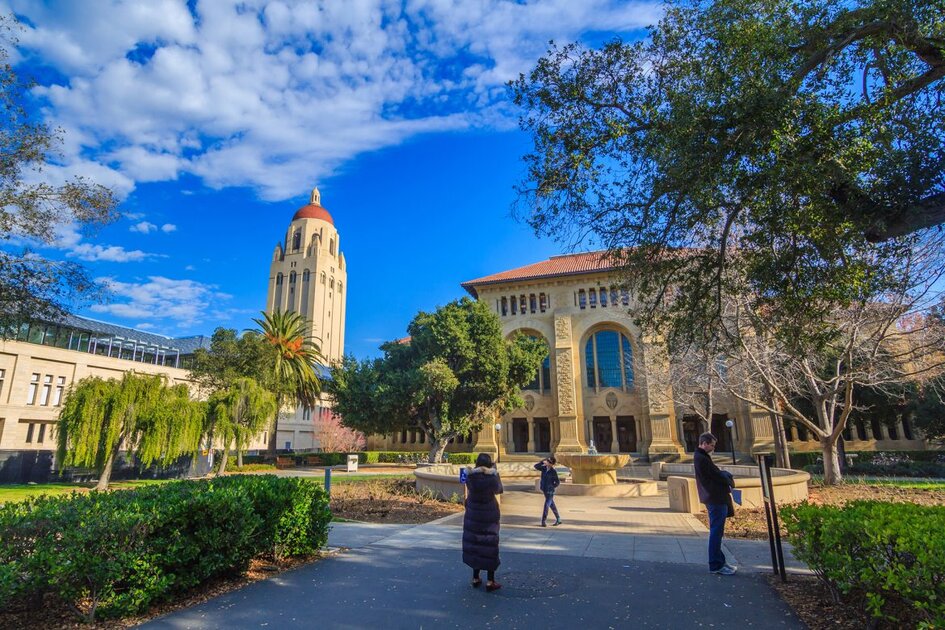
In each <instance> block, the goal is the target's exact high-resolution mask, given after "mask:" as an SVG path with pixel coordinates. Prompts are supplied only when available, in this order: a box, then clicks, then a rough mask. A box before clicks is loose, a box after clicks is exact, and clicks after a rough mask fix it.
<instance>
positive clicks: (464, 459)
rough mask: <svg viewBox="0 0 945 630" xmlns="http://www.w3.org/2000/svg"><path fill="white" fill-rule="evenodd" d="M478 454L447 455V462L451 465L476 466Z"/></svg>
mask: <svg viewBox="0 0 945 630" xmlns="http://www.w3.org/2000/svg"><path fill="white" fill-rule="evenodd" d="M476 455H477V454H476V453H447V454H446V461H448V462H449V463H451V464H475V463H476Z"/></svg>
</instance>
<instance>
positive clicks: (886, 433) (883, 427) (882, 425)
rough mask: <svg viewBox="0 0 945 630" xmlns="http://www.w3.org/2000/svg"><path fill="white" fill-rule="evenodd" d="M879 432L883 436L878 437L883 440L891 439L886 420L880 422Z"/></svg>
mask: <svg viewBox="0 0 945 630" xmlns="http://www.w3.org/2000/svg"><path fill="white" fill-rule="evenodd" d="M879 434H880V436H881V437H880V438H878V439H881V440H888V439H890V438H889V427H888V426H886V423H885V422H880V423H879Z"/></svg>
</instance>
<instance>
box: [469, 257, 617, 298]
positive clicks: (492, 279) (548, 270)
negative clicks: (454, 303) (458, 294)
mask: <svg viewBox="0 0 945 630" xmlns="http://www.w3.org/2000/svg"><path fill="white" fill-rule="evenodd" d="M615 268H616V265H614V264H613V261H612V260H611V259H610V258H609V257H608V256H607V252H606V251H597V252H583V253H580V254H564V255H562V256H552V257H551V258H549V259H548V260H543V261H541V262H537V263H532V264H531V265H525V266H524V267H519V268H517V269H510V270H508V271H501V272H499V273H494V274H492V275H490V276H483V277H482V278H476V279H475V280H469V281H468V282H463V283H462V284H461V285H460V286H462V287H463V288H464V289H466V290H467V291H469V293H471V294H472V295H473V296H476V287H480V286H484V285H489V284H500V283H503V282H513V281H516V280H537V279H540V278H552V277H556V276H569V275H576V274H582V273H595V272H598V271H609V270H611V269H615Z"/></svg>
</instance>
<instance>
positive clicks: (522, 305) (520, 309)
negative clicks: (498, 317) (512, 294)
mask: <svg viewBox="0 0 945 630" xmlns="http://www.w3.org/2000/svg"><path fill="white" fill-rule="evenodd" d="M518 300H519V303H518V312H519V313H521V314H522V315H524V314H525V312H526V311H527V310H528V307H527V306H526V305H525V304H526V302H525V294H522V295H520V296H518Z"/></svg>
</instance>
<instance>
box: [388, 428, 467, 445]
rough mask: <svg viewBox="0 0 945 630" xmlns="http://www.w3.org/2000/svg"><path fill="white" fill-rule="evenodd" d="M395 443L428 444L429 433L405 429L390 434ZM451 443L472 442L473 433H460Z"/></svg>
mask: <svg viewBox="0 0 945 630" xmlns="http://www.w3.org/2000/svg"><path fill="white" fill-rule="evenodd" d="M390 439H391V442H393V443H394V444H426V441H427V434H426V433H424V432H423V431H420V430H419V429H404V430H403V431H401V432H400V433H394V434H393V435H391V436H390ZM449 443H450V444H472V443H473V437H472V433H470V434H468V435H458V436H456V437H455V438H450V441H449Z"/></svg>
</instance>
